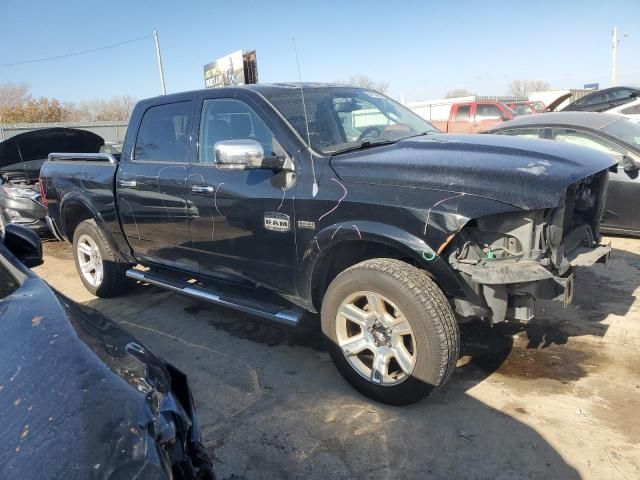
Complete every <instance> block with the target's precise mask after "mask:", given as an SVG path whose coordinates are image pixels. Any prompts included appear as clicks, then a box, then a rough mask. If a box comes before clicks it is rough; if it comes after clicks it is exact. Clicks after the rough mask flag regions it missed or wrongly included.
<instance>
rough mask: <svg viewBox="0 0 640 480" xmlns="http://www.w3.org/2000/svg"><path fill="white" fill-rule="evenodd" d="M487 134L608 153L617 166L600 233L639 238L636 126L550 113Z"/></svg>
mask: <svg viewBox="0 0 640 480" xmlns="http://www.w3.org/2000/svg"><path fill="white" fill-rule="evenodd" d="M487 133H495V134H499V135H511V136H518V137H527V138H540V139H547V140H555V141H557V142H563V143H570V144H573V145H581V146H584V147H589V148H593V149H595V150H600V151H602V152H605V153H608V154H609V155H611V156H612V157H613V158H615V159H616V161H617V162H618V165H617V167H615V170H614V171H612V172H610V174H609V179H610V180H609V189H608V193H607V202H606V205H605V213H604V218H603V220H602V228H601V230H602V231H603V232H606V233H619V234H624V235H634V236H640V208H638V206H637V205H636V202H637V200H638V198H640V178H639V176H638V167H639V166H640V125H638V124H634V123H632V122H630V121H629V120H627V119H625V118H624V117H620V116H619V115H609V114H606V113H595V112H553V113H545V114H540V115H526V116H523V117H518V118H516V119H515V120H512V121H510V122H504V123H502V124H500V125H498V126H496V127H495V128H493V129H492V130H490V131H489V132H487Z"/></svg>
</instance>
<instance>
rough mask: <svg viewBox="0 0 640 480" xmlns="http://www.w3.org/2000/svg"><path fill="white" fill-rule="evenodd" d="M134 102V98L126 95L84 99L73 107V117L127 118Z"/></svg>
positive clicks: (85, 118)
mask: <svg viewBox="0 0 640 480" xmlns="http://www.w3.org/2000/svg"><path fill="white" fill-rule="evenodd" d="M135 104H136V99H135V98H133V97H130V96H127V95H125V96H118V97H113V98H110V99H108V100H85V101H82V102H80V103H79V104H78V105H77V106H76V107H75V114H74V117H76V118H77V119H78V120H82V121H105V120H108V121H116V120H129V117H130V116H131V112H132V111H133V107H134V106H135Z"/></svg>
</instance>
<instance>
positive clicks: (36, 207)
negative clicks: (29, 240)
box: [0, 195, 49, 235]
mask: <svg viewBox="0 0 640 480" xmlns="http://www.w3.org/2000/svg"><path fill="white" fill-rule="evenodd" d="M0 209H1V210H2V211H1V212H0V215H2V216H3V218H4V221H5V222H6V223H15V224H17V225H23V226H25V227H27V228H29V229H31V230H33V231H35V232H36V233H38V234H40V235H46V234H47V233H48V232H49V227H48V225H47V222H46V220H45V216H46V215H47V211H46V209H45V208H44V207H43V206H42V205H41V204H40V203H38V202H36V201H35V200H33V199H31V198H12V197H8V196H6V195H0Z"/></svg>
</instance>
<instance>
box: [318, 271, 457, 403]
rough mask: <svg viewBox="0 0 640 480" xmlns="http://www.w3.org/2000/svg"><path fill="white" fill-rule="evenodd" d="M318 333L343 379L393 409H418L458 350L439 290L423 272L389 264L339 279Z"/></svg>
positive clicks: (453, 323) (439, 383) (326, 301)
mask: <svg viewBox="0 0 640 480" xmlns="http://www.w3.org/2000/svg"><path fill="white" fill-rule="evenodd" d="M322 330H323V332H324V335H325V337H326V338H327V339H328V340H329V353H330V355H331V358H332V359H333V361H334V363H335V364H336V367H337V368H338V370H339V371H340V373H341V374H342V375H343V376H344V378H345V379H346V380H347V381H348V382H349V383H350V384H351V385H353V386H354V387H355V388H356V389H357V390H358V391H360V392H361V393H363V394H364V395H366V396H368V397H370V398H373V399H374V400H377V401H380V402H383V403H388V404H391V405H408V404H411V403H415V402H417V401H419V400H420V399H422V398H424V397H426V396H427V395H429V394H430V393H431V392H432V391H433V390H435V389H437V388H439V387H441V386H442V385H444V383H445V382H446V381H447V380H448V379H449V378H450V377H451V374H452V373H453V370H454V368H455V365H456V361H457V359H458V355H459V351H460V334H459V331H458V324H457V323H456V320H455V317H454V315H453V312H452V311H451V307H450V306H449V303H448V302H447V299H446V297H445V296H444V294H443V293H442V291H441V290H440V289H439V288H438V286H437V285H436V284H435V283H434V282H433V280H431V278H429V276H428V275H427V274H426V273H425V272H424V271H422V270H419V269H418V268H415V267H413V266H411V265H409V264H407V263H405V262H402V261H399V260H394V259H374V260H367V261H365V262H362V263H359V264H357V265H354V266H353V267H350V268H348V269H347V270H345V271H344V272H342V273H341V274H340V275H338V276H337V277H336V278H335V279H334V280H333V282H331V284H330V285H329V288H328V289H327V292H326V294H325V297H324V300H323V302H322Z"/></svg>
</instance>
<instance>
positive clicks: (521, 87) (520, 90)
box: [509, 80, 549, 97]
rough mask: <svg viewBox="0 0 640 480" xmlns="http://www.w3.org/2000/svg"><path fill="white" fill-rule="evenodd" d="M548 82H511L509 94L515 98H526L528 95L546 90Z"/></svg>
mask: <svg viewBox="0 0 640 480" xmlns="http://www.w3.org/2000/svg"><path fill="white" fill-rule="evenodd" d="M548 89H549V82H545V81H544V80H512V81H511V83H509V93H510V94H511V95H515V96H517V97H528V96H529V94H530V93H533V92H539V91H541V90H548Z"/></svg>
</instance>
